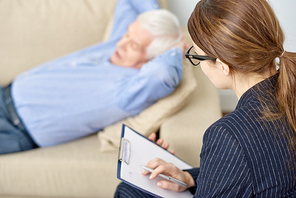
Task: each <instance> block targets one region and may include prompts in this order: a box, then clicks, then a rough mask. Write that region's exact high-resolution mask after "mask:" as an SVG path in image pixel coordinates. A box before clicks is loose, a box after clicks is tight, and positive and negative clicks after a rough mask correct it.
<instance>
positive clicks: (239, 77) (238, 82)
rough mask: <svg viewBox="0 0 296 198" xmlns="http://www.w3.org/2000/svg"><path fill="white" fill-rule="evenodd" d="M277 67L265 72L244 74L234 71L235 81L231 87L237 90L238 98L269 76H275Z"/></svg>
mask: <svg viewBox="0 0 296 198" xmlns="http://www.w3.org/2000/svg"><path fill="white" fill-rule="evenodd" d="M276 72H277V71H276V69H274V70H269V71H267V72H264V73H263V74H254V73H250V74H242V73H237V72H236V73H234V78H233V80H234V81H235V82H234V83H233V87H231V89H232V90H233V91H234V92H235V94H236V96H237V98H238V99H240V97H241V96H242V95H243V94H244V93H245V92H246V91H247V90H248V89H250V88H251V87H253V86H254V85H256V84H258V83H260V82H261V81H263V80H265V79H267V78H269V77H270V76H273V75H275V74H276Z"/></svg>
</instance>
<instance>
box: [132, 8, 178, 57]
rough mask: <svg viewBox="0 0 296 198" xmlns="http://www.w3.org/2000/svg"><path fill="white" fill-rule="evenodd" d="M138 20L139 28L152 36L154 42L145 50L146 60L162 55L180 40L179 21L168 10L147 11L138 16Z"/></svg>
mask: <svg viewBox="0 0 296 198" xmlns="http://www.w3.org/2000/svg"><path fill="white" fill-rule="evenodd" d="M138 20H139V22H140V24H141V26H142V27H143V28H144V29H146V30H148V31H149V32H150V33H151V34H152V35H153V36H154V40H153V41H152V42H151V43H150V45H149V46H148V47H147V48H146V53H147V56H146V57H147V59H148V60H150V59H152V58H154V57H155V56H158V55H160V54H162V53H164V52H165V51H167V50H168V49H169V48H171V47H173V46H175V45H176V44H178V43H180V42H181V40H182V32H181V30H180V23H179V20H178V18H177V17H176V16H175V15H174V14H173V13H171V12H169V11H168V10H165V9H159V10H152V11H147V12H144V13H142V14H140V15H139V16H138Z"/></svg>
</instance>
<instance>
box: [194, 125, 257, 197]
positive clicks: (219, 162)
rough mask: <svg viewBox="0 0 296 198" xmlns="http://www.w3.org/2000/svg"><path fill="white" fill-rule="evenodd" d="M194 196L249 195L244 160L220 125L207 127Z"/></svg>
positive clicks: (248, 181)
mask: <svg viewBox="0 0 296 198" xmlns="http://www.w3.org/2000/svg"><path fill="white" fill-rule="evenodd" d="M200 158H201V163H200V170H199V171H200V172H199V174H198V177H197V178H196V192H195V195H194V197H249V196H251V194H252V182H251V176H250V175H251V174H250V169H249V167H248V163H247V159H246V157H245V154H244V152H243V149H242V148H241V147H240V145H239V143H238V142H237V140H236V139H235V137H234V135H232V134H231V133H229V132H228V131H227V129H226V128H225V127H223V125H222V126H221V125H218V126H212V127H210V128H209V129H208V130H207V131H206V133H205V135H204V140H203V148H202V152H201V155H200Z"/></svg>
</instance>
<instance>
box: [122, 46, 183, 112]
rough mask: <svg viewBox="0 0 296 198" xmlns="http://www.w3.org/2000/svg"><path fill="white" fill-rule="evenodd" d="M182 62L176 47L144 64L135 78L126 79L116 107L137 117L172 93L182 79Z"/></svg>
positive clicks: (180, 54)
mask: <svg viewBox="0 0 296 198" xmlns="http://www.w3.org/2000/svg"><path fill="white" fill-rule="evenodd" d="M182 60H183V55H182V51H181V50H180V49H179V48H177V47H176V48H174V49H171V50H168V51H167V52H165V53H164V54H162V55H160V56H157V57H156V58H154V59H153V60H151V61H149V62H148V63H146V64H144V65H143V67H142V68H141V69H140V71H139V72H138V73H137V74H136V75H135V76H133V77H132V78H131V79H126V80H127V82H126V83H125V84H124V87H122V91H121V93H120V95H119V96H118V98H119V100H118V106H119V107H120V108H121V109H122V110H124V111H126V112H128V113H129V114H131V115H137V114H138V113H140V112H141V111H142V110H144V109H145V108H147V107H148V106H150V105H152V104H153V103H155V102H156V101H157V100H159V99H161V98H163V97H165V96H167V95H169V94H170V93H172V92H173V91H174V90H175V87H176V86H177V85H178V84H179V82H180V80H181V78H182V66H183V65H182Z"/></svg>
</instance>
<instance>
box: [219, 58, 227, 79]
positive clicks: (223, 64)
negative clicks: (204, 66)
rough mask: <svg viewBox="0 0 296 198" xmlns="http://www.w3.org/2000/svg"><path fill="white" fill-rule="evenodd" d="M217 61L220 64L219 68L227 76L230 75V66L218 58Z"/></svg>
mask: <svg viewBox="0 0 296 198" xmlns="http://www.w3.org/2000/svg"><path fill="white" fill-rule="evenodd" d="M216 63H217V64H218V68H219V69H220V70H221V71H222V72H223V74H225V75H226V76H228V75H230V69H229V66H228V65H227V64H225V63H223V62H222V61H221V60H220V59H218V58H217V60H216Z"/></svg>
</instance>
